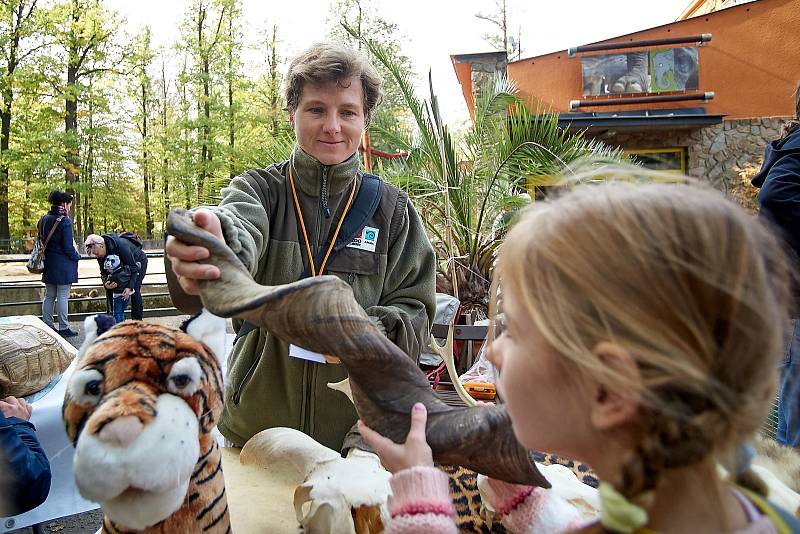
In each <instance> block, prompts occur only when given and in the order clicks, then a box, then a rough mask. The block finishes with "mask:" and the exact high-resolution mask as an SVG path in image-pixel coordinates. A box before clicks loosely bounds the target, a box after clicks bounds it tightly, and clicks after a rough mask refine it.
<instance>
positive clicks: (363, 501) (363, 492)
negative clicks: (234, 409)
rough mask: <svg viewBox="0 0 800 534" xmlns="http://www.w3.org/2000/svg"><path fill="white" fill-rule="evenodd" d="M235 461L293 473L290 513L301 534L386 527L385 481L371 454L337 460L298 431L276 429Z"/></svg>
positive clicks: (387, 490) (261, 434)
mask: <svg viewBox="0 0 800 534" xmlns="http://www.w3.org/2000/svg"><path fill="white" fill-rule="evenodd" d="M239 458H240V461H241V462H242V464H245V465H250V464H254V465H259V466H262V467H266V466H269V465H276V464H280V463H284V462H286V463H289V464H290V465H293V466H294V467H295V469H297V470H298V472H299V473H300V475H301V476H302V477H303V483H302V484H300V485H299V486H298V487H297V489H295V492H294V508H295V515H296V517H297V520H298V522H299V523H300V525H301V526H302V527H303V531H304V532H308V533H310V534H315V533H329V532H330V533H333V534H340V533H341V534H356V533H358V534H367V533H369V532H378V531H382V530H383V526H384V525H386V524H388V521H389V511H388V508H387V505H386V503H387V500H388V498H389V494H390V493H391V489H390V487H389V479H390V478H391V475H390V474H389V473H388V472H387V471H386V470H385V469H384V468H383V467H382V466H381V463H380V460H379V459H378V457H377V456H376V455H374V454H371V453H368V452H364V451H360V450H356V449H353V450H352V451H351V453H350V454H349V455H348V457H347V458H342V457H341V456H340V455H339V454H338V453H337V452H336V451H334V450H332V449H329V448H327V447H325V446H323V445H320V444H319V443H318V442H316V441H315V440H314V439H313V438H311V437H309V436H307V435H306V434H303V433H302V432H300V431H299V430H294V429H291V428H281V427H278V428H270V429H267V430H263V431H261V432H259V433H258V434H256V435H255V436H253V437H252V438H250V440H249V441H248V442H247V443H245V445H244V447H243V448H242V452H241V454H240V456H239ZM354 516H355V518H356V519H355V521H354V519H353V518H354ZM378 520H380V521H378ZM356 523H358V524H356Z"/></svg>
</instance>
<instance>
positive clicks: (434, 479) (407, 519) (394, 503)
mask: <svg viewBox="0 0 800 534" xmlns="http://www.w3.org/2000/svg"><path fill="white" fill-rule="evenodd" d="M389 483H390V484H391V486H392V496H391V497H389V513H390V514H391V516H392V520H391V522H390V523H389V525H388V527H387V528H386V532H387V534H399V533H405V532H429V533H431V534H440V533H441V534H451V533H456V532H458V529H457V528H456V524H455V522H454V521H453V517H454V516H455V509H454V508H453V502H452V501H451V500H450V485H449V483H448V480H447V475H445V474H444V473H443V472H442V471H439V470H438V469H436V468H435V467H412V468H410V469H404V470H402V471H398V472H397V473H395V474H394V475H393V476H392V478H391V480H390V481H389Z"/></svg>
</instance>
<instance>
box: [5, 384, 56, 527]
mask: <svg viewBox="0 0 800 534" xmlns="http://www.w3.org/2000/svg"><path fill="white" fill-rule="evenodd" d="M32 412H33V407H32V406H31V405H30V404H28V403H27V402H26V401H25V399H17V398H15V397H6V398H4V399H2V400H0V473H3V477H2V480H0V495H1V496H2V497H3V500H0V516H11V515H17V514H21V513H23V512H27V511H28V510H32V509H34V508H36V507H37V506H39V505H40V504H42V503H43V502H44V501H45V500H46V499H47V494H48V493H49V492H50V478H51V475H50V462H49V461H48V459H47V455H46V454H45V452H44V449H43V448H42V446H41V444H40V443H39V440H38V439H37V437H36V428H35V427H34V426H33V424H32V423H31V422H30V418H31V413H32ZM6 499H8V501H7V502H6Z"/></svg>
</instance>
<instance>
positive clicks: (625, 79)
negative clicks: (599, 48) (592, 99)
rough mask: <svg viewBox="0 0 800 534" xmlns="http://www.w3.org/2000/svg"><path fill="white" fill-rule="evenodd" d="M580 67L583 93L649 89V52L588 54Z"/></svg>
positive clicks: (621, 92) (642, 91) (585, 94)
mask: <svg viewBox="0 0 800 534" xmlns="http://www.w3.org/2000/svg"><path fill="white" fill-rule="evenodd" d="M581 66H582V73H583V94H584V96H590V95H604V94H624V93H646V92H648V91H649V90H650V74H649V72H648V53H647V52H630V53H627V54H605V55H598V56H587V57H584V58H582V59H581Z"/></svg>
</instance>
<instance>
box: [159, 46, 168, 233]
mask: <svg viewBox="0 0 800 534" xmlns="http://www.w3.org/2000/svg"><path fill="white" fill-rule="evenodd" d="M164 70H165V67H164V61H163V59H162V61H161V133H162V135H164V136H166V134H167V76H166V73H165V72H164ZM168 170H169V158H167V151H166V149H165V150H164V162H163V167H162V171H161V179H162V180H163V182H162V184H161V196H162V198H163V199H164V217H163V218H162V219H161V220H162V221H164V224H165V225H166V222H167V214H168V213H169V208H170V202H169V172H168ZM162 230H164V231H166V226H165V227H163V228H162Z"/></svg>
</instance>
